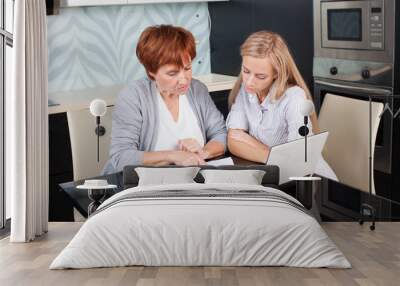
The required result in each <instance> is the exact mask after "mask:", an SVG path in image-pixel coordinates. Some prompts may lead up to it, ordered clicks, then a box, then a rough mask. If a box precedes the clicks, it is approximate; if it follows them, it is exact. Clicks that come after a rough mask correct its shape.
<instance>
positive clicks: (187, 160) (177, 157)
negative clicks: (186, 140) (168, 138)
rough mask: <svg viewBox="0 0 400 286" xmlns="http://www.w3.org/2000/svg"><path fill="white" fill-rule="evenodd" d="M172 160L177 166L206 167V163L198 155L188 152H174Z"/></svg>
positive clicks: (171, 156)
mask: <svg viewBox="0 0 400 286" xmlns="http://www.w3.org/2000/svg"><path fill="white" fill-rule="evenodd" d="M170 160H171V161H172V162H173V163H174V164H175V165H182V166H191V165H205V164H206V162H205V161H204V160H203V158H202V157H200V155H199V154H197V153H192V152H188V151H172V152H171V155H170Z"/></svg>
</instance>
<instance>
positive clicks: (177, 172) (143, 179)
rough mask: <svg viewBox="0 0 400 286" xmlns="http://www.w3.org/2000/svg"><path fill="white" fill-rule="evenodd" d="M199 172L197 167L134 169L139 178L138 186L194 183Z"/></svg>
mask: <svg viewBox="0 0 400 286" xmlns="http://www.w3.org/2000/svg"><path fill="white" fill-rule="evenodd" d="M199 170H200V168H199V167H186V168H146V167H137V168H135V171H136V173H137V174H138V176H139V183H138V186H149V185H166V184H187V183H195V181H194V180H193V179H194V178H195V177H196V175H197V173H198V172H199Z"/></svg>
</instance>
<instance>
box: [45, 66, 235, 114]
mask: <svg viewBox="0 0 400 286" xmlns="http://www.w3.org/2000/svg"><path fill="white" fill-rule="evenodd" d="M193 78H196V79H198V80H200V81H202V82H203V83H204V84H205V85H206V86H207V88H208V90H209V92H214V91H221V90H229V89H232V87H233V86H234V84H235V82H236V79H237V78H236V77H234V76H227V75H221V74H213V73H211V74H206V75H198V76H193ZM124 86H125V85H123V84H121V85H113V86H106V87H96V88H88V89H84V90H75V91H63V92H53V93H50V94H49V114H55V113H62V112H67V111H74V110H82V109H86V108H89V105H90V102H91V101H92V100H93V99H95V98H101V99H103V100H105V101H106V102H107V105H108V106H110V105H114V104H115V101H116V99H117V96H118V93H119V92H120V90H121V89H122V88H123V87H124Z"/></svg>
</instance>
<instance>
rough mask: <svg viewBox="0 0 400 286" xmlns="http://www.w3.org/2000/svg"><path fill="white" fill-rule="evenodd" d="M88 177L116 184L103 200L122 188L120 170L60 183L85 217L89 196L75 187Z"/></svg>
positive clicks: (236, 160) (244, 163) (242, 161)
mask: <svg viewBox="0 0 400 286" xmlns="http://www.w3.org/2000/svg"><path fill="white" fill-rule="evenodd" d="M228 156H229V155H228ZM223 157H224V156H220V157H217V158H214V159H222V158H223ZM230 157H232V160H233V163H234V164H235V165H241V166H249V165H262V164H260V163H257V162H252V161H248V160H245V159H242V158H238V157H235V156H230ZM90 179H105V180H107V181H108V183H109V184H112V185H116V186H117V187H116V188H115V189H110V190H107V193H106V195H105V197H104V199H103V201H104V200H106V199H108V198H109V197H111V196H112V195H115V194H116V193H118V192H120V191H122V190H123V181H122V172H118V173H114V174H109V175H104V176H97V177H94V178H86V179H82V180H78V181H74V182H67V183H62V184H60V185H59V186H60V187H61V190H62V191H64V192H65V193H66V194H67V195H68V197H69V198H70V199H71V201H72V204H73V206H74V207H75V208H76V209H77V210H78V211H79V212H80V213H81V214H82V215H83V216H84V217H85V218H87V217H88V207H89V204H90V203H91V202H92V201H91V200H90V198H89V196H88V192H87V190H84V189H77V186H79V185H82V184H83V183H84V181H85V180H90Z"/></svg>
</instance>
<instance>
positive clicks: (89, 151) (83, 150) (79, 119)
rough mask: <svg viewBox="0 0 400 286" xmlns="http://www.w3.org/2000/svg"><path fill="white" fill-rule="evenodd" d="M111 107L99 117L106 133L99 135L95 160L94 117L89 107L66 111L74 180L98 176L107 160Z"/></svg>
mask: <svg viewBox="0 0 400 286" xmlns="http://www.w3.org/2000/svg"><path fill="white" fill-rule="evenodd" d="M112 110H113V107H108V109H107V113H106V114H105V115H104V116H103V117H101V125H102V126H104V127H105V129H106V133H105V134H104V135H103V136H100V141H99V146H100V159H99V162H97V135H96V133H95V129H96V119H95V117H94V116H93V115H91V114H90V112H89V109H84V110H77V111H69V112H67V118H68V128H69V134H70V139H71V150H72V165H73V172H74V181H77V180H80V179H84V178H91V177H95V176H99V175H100V173H101V170H102V169H103V167H104V165H105V163H106V162H107V160H108V157H109V156H108V152H109V147H110V142H111V114H112Z"/></svg>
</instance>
